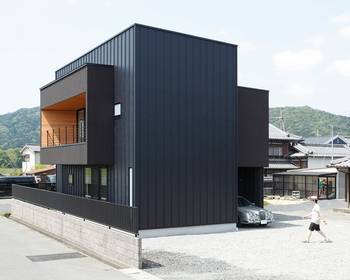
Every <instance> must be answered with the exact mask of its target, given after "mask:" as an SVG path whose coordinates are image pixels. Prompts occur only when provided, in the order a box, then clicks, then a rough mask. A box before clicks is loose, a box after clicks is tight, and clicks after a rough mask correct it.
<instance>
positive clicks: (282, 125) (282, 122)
mask: <svg viewBox="0 0 350 280" xmlns="http://www.w3.org/2000/svg"><path fill="white" fill-rule="evenodd" d="M279 119H280V121H281V124H280V125H281V126H280V128H281V129H282V130H283V131H286V126H285V125H284V118H283V112H282V108H281V109H280V117H279Z"/></svg>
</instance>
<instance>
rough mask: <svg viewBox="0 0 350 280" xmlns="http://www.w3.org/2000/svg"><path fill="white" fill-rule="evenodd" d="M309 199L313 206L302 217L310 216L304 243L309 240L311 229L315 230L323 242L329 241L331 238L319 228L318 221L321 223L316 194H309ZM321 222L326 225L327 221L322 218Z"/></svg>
mask: <svg viewBox="0 0 350 280" xmlns="http://www.w3.org/2000/svg"><path fill="white" fill-rule="evenodd" d="M310 199H311V200H312V201H313V202H314V207H313V208H312V211H311V213H310V214H309V215H306V216H305V217H304V219H306V218H311V223H310V226H309V234H308V237H307V239H306V240H305V241H303V242H305V243H309V242H310V238H311V235H312V232H313V231H317V232H318V233H319V234H320V235H321V236H322V237H323V238H324V242H331V240H330V239H329V238H328V237H327V236H326V235H325V234H324V233H323V232H322V231H321V229H320V223H321V211H320V205H318V199H317V196H311V197H310ZM322 221H323V223H324V224H325V225H326V224H327V222H326V221H325V220H322Z"/></svg>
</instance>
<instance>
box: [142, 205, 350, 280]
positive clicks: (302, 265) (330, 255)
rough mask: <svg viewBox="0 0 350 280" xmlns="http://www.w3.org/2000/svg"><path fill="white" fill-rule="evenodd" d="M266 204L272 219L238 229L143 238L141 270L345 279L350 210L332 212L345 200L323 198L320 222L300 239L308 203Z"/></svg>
mask: <svg viewBox="0 0 350 280" xmlns="http://www.w3.org/2000/svg"><path fill="white" fill-rule="evenodd" d="M281 204H282V205H280V204H278V202H277V203H276V202H275V203H274V204H270V205H269V206H268V207H267V208H268V209H270V210H272V211H273V212H274V213H275V218H276V222H275V223H274V224H272V225H269V226H268V227H264V228H259V227H244V228H241V229H240V230H239V231H238V232H232V233H222V234H206V235H187V236H176V237H164V238H154V239H144V240H143V257H144V269H145V270H146V271H147V272H149V273H151V274H154V275H156V276H158V277H160V278H162V279H199V280H202V279H208V280H211V279H286V280H289V279H295V280H302V279H310V275H313V276H312V278H314V279H325V280H326V279H327V280H328V279H338V280H341V279H349V275H350V266H349V265H348V264H349V263H350V237H349V234H348V233H349V232H350V214H344V213H335V212H333V208H336V207H344V206H345V203H344V202H343V201H338V200H332V201H321V202H320V206H321V213H322V216H323V218H324V219H326V220H327V221H328V225H326V226H324V225H323V226H322V229H323V230H324V232H325V233H326V234H327V235H328V236H329V237H330V238H331V239H332V240H333V243H322V242H321V241H322V238H321V236H319V235H318V234H317V233H315V234H314V235H313V236H312V242H311V243H309V244H304V243H302V242H301V241H302V240H304V239H305V238H306V235H307V233H308V231H307V228H308V225H309V221H308V220H304V219H302V216H304V215H306V214H308V213H309V212H310V211H311V208H312V206H313V204H312V202H300V201H298V202H296V203H288V204H286V203H281Z"/></svg>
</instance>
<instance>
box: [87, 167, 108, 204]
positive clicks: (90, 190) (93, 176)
mask: <svg viewBox="0 0 350 280" xmlns="http://www.w3.org/2000/svg"><path fill="white" fill-rule="evenodd" d="M84 183H85V197H87V198H94V199H101V200H107V199H108V168H107V167H86V168H85V171H84Z"/></svg>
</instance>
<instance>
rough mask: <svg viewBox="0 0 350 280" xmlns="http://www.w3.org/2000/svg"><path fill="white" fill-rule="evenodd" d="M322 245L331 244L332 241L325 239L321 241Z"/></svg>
mask: <svg viewBox="0 0 350 280" xmlns="http://www.w3.org/2000/svg"><path fill="white" fill-rule="evenodd" d="M321 242H322V243H332V242H333V241H332V240H330V239H326V240H323V241H321Z"/></svg>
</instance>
